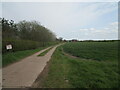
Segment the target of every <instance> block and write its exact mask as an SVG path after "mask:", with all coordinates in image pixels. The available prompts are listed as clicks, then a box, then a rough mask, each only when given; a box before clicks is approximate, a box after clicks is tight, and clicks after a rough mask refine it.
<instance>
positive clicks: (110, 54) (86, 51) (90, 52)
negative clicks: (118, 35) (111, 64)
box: [63, 41, 118, 61]
mask: <svg viewBox="0 0 120 90" xmlns="http://www.w3.org/2000/svg"><path fill="white" fill-rule="evenodd" d="M63 49H64V51H65V52H67V53H69V54H71V55H73V56H77V57H80V58H86V59H93V60H99V61H104V60H108V61H116V60H118V42H117V41H114V42H71V43H67V44H65V45H64V46H63Z"/></svg>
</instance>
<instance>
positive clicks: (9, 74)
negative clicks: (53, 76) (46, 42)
mask: <svg viewBox="0 0 120 90" xmlns="http://www.w3.org/2000/svg"><path fill="white" fill-rule="evenodd" d="M58 46H59V45H56V46H54V47H53V48H52V49H51V50H50V51H49V52H48V53H47V54H46V55H45V56H39V57H38V56H37V55H39V54H40V53H42V52H43V51H45V50H47V49H49V48H50V47H49V48H47V49H44V50H41V51H39V52H37V53H35V54H33V55H31V56H29V57H26V58H24V59H22V60H21V61H19V62H16V63H14V64H11V65H9V66H7V67H5V68H3V83H2V84H3V87H4V88H24V87H28V88H29V87H31V85H32V84H33V83H34V81H35V80H36V79H37V77H38V75H39V74H40V73H41V72H42V71H43V69H44V67H45V66H46V64H47V62H48V61H49V60H50V58H51V56H52V54H53V52H54V51H55V49H56V48H57V47H58Z"/></svg>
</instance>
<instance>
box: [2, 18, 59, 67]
mask: <svg viewBox="0 0 120 90" xmlns="http://www.w3.org/2000/svg"><path fill="white" fill-rule="evenodd" d="M0 25H1V26H2V57H3V58H2V62H3V66H6V65H8V64H10V63H13V62H15V61H18V60H20V59H22V58H24V57H26V56H28V55H31V54H33V53H35V52H37V51H39V50H41V49H43V48H44V47H48V46H52V45H55V44H58V43H59V41H58V40H57V39H56V35H55V34H54V33H53V32H51V30H49V29H48V28H46V27H44V26H43V25H41V24H40V22H37V21H25V20H23V21H20V22H18V23H15V22H14V21H13V20H7V19H5V18H0ZM7 45H12V49H9V50H8V49H7V48H6V46H7Z"/></svg>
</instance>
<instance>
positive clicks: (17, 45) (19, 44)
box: [2, 39, 57, 53]
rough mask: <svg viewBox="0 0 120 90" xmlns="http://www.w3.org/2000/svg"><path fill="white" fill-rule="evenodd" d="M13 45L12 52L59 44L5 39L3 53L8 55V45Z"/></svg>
mask: <svg viewBox="0 0 120 90" xmlns="http://www.w3.org/2000/svg"><path fill="white" fill-rule="evenodd" d="M8 44H11V45H12V47H13V49H12V50H11V51H12V52H16V51H22V50H30V49H36V48H38V47H45V46H50V45H54V44H57V42H37V41H30V40H14V39H4V40H3V41H2V53H6V52H7V49H6V45H8Z"/></svg>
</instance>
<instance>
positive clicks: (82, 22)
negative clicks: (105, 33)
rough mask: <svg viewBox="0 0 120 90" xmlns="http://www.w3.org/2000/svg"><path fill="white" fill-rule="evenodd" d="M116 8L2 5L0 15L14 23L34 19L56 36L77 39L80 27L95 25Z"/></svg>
mask: <svg viewBox="0 0 120 90" xmlns="http://www.w3.org/2000/svg"><path fill="white" fill-rule="evenodd" d="M117 7H118V6H117V3H107V2H106V3H93V2H90V3H72V2H70V3H66V2H61V3H60V2H56V3H55V2H51V3H49V2H48V3H42V2H41V3H3V15H4V17H5V18H7V19H13V20H15V21H16V22H18V21H20V20H37V21H39V22H41V24H43V25H44V26H46V27H47V28H49V29H50V30H52V31H53V32H55V33H56V35H57V36H58V37H60V36H61V37H64V38H66V39H67V38H69V39H71V38H75V37H77V38H81V37H80V35H81V34H80V35H79V33H78V32H79V29H80V28H81V27H85V28H87V26H89V25H91V24H94V23H96V22H99V20H100V19H101V17H102V16H104V15H106V14H109V13H111V12H113V11H115V10H117ZM104 19H105V18H104ZM97 25H101V23H97ZM91 27H92V26H91ZM94 29H95V27H93V28H91V29H89V30H86V31H88V35H89V32H92V31H94ZM83 31H84V30H83ZM83 33H84V32H83ZM86 35H87V34H86ZM83 37H84V36H83ZM94 38H95V37H94Z"/></svg>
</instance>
